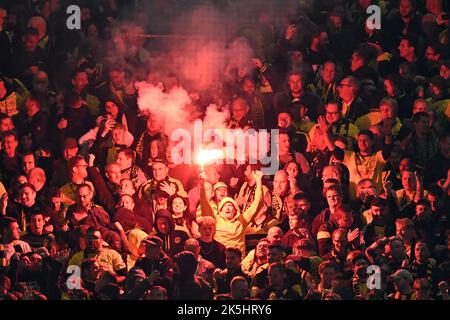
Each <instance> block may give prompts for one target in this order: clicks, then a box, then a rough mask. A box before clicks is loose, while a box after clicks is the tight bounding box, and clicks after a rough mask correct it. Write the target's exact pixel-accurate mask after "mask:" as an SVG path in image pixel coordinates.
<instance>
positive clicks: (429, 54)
mask: <svg viewBox="0 0 450 320" xmlns="http://www.w3.org/2000/svg"><path fill="white" fill-rule="evenodd" d="M425 58H426V60H428V61H432V62H438V61H439V54H438V53H436V52H435V51H434V49H433V47H430V46H428V47H427V48H426V50H425Z"/></svg>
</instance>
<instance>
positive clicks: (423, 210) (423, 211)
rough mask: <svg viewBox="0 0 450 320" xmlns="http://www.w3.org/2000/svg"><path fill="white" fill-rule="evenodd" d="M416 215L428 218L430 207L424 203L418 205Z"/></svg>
mask: <svg viewBox="0 0 450 320" xmlns="http://www.w3.org/2000/svg"><path fill="white" fill-rule="evenodd" d="M416 217H418V218H420V219H426V218H427V217H429V209H428V207H427V206H426V205H424V204H418V205H416Z"/></svg>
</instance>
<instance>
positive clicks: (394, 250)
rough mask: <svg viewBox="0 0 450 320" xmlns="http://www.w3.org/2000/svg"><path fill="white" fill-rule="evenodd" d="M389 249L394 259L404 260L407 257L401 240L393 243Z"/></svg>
mask: <svg viewBox="0 0 450 320" xmlns="http://www.w3.org/2000/svg"><path fill="white" fill-rule="evenodd" d="M389 247H390V251H391V256H392V257H393V258H394V259H399V258H403V257H404V256H405V246H404V245H403V242H402V241H399V240H395V241H391V244H390V246H389Z"/></svg>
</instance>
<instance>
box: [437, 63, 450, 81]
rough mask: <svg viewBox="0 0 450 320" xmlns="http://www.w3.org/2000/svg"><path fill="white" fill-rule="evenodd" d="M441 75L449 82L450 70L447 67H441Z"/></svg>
mask: <svg viewBox="0 0 450 320" xmlns="http://www.w3.org/2000/svg"><path fill="white" fill-rule="evenodd" d="M439 75H440V76H441V77H442V78H444V79H445V80H447V79H448V78H449V77H450V69H448V68H447V67H446V66H444V65H441V66H440V68H439Z"/></svg>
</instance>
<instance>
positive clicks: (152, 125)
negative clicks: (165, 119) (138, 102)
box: [147, 115, 161, 134]
mask: <svg viewBox="0 0 450 320" xmlns="http://www.w3.org/2000/svg"><path fill="white" fill-rule="evenodd" d="M160 130H161V124H160V122H159V121H158V119H157V118H156V116H155V115H150V116H149V117H148V119H147V131H148V132H149V133H150V134H155V133H157V132H159V131H160Z"/></svg>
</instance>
